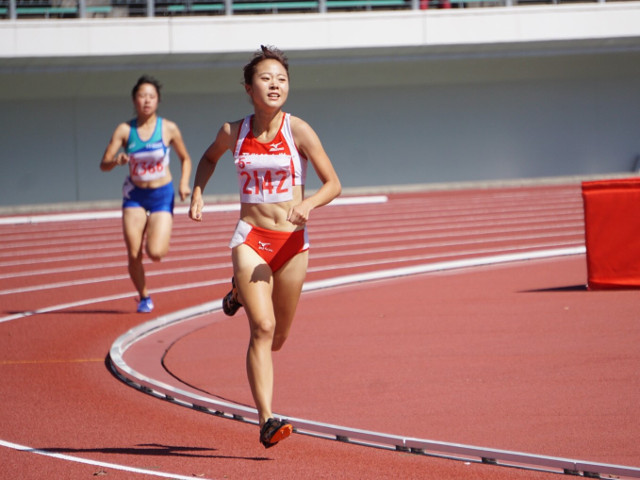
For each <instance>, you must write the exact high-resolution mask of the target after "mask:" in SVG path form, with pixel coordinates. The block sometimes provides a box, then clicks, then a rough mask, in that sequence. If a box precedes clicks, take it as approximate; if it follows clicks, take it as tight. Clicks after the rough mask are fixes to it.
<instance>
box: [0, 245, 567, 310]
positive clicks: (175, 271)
mask: <svg viewBox="0 0 640 480" xmlns="http://www.w3.org/2000/svg"><path fill="white" fill-rule="evenodd" d="M555 236H558V235H542V236H532V237H529V236H527V237H525V238H526V239H536V240H537V239H543V238H546V237H555ZM563 236H566V235H563ZM409 239H410V237H409V238H408V237H403V238H402V239H401V240H403V241H404V240H409ZM507 239H508V240H511V239H512V238H507ZM502 240H505V239H504V238H496V239H484V240H482V241H469V242H439V243H426V244H421V245H416V246H415V248H413V250H424V249H429V248H441V247H443V246H446V247H456V246H466V245H482V244H487V243H495V242H499V241H502ZM350 243H352V242H345V244H344V245H348V244H350ZM365 243H366V242H365ZM576 243H578V242H577V241H570V240H567V241H564V242H560V241H556V242H553V243H535V244H528V245H518V246H515V245H514V246H510V247H505V246H501V247H499V248H476V249H473V250H465V251H451V252H449V253H443V252H439V253H435V254H422V255H413V256H405V257H385V258H381V259H376V260H363V261H360V262H351V263H348V264H334V265H324V266H322V267H316V268H310V269H309V272H317V271H323V270H340V269H345V268H358V267H360V268H361V267H366V266H371V265H381V264H385V263H401V262H408V261H425V260H430V259H433V258H446V257H452V256H464V255H480V254H483V255H484V254H487V253H496V252H500V251H507V250H525V249H529V250H532V249H540V248H548V247H553V246H557V247H560V246H565V245H575V244H576ZM333 246H334V245H327V246H325V245H323V246H322V247H323V248H329V247H333ZM335 246H340V244H337V245H335ZM316 248H320V247H316ZM406 250H407V247H406V245H398V246H383V247H377V248H367V249H359V250H343V251H336V250H334V249H332V250H331V251H330V252H329V253H322V252H316V253H315V254H314V256H313V258H314V259H323V258H330V259H337V258H340V257H349V258H352V257H354V256H362V255H372V254H379V253H391V252H398V251H406ZM229 267H231V261H224V262H222V263H215V264H206V265H199V266H192V267H184V266H179V267H177V268H168V269H163V270H154V271H148V272H147V274H146V275H147V277H154V276H160V275H169V276H171V275H180V274H185V273H193V272H201V271H210V270H219V269H221V268H229ZM128 278H129V276H128V274H119V275H109V276H103V277H94V278H85V279H78V280H68V281H61V282H53V283H45V284H38V285H29V286H27V287H19V288H11V289H5V290H0V296H4V295H15V294H21V293H29V292H33V291H40V290H53V289H59V288H67V287H77V286H82V285H91V284H96V283H107V282H115V281H122V280H126V279H128ZM0 320H1V319H0Z"/></svg>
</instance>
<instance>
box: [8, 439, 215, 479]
mask: <svg viewBox="0 0 640 480" xmlns="http://www.w3.org/2000/svg"><path fill="white" fill-rule="evenodd" d="M0 446H1V447H6V448H11V449H13V450H19V451H21V452H27V453H35V454H37V455H44V456H45V457H52V458H57V459H59V460H67V461H70V462H76V463H84V464H86V465H94V466H96V467H103V468H112V469H114V470H122V471H125V472H130V473H140V474H142V475H152V476H154V477H163V478H170V479H178V480H193V478H194V477H193V475H189V476H186V475H178V474H177V473H165V472H158V471H156V470H147V469H144V468H137V467H130V466H127V465H120V464H117V463H109V462H99V461H97V460H89V459H87V458H81V457H74V456H71V455H65V454H62V453H54V452H49V451H47V450H41V449H39V448H32V447H27V446H25V445H19V444H17V443H12V442H7V441H6V440H0ZM198 478H203V477H198ZM204 480H211V479H204Z"/></svg>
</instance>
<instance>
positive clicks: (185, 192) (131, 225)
mask: <svg viewBox="0 0 640 480" xmlns="http://www.w3.org/2000/svg"><path fill="white" fill-rule="evenodd" d="M131 97H132V99H133V106H134V107H135V110H136V118H134V119H133V120H131V121H129V122H126V123H121V124H120V125H118V126H117V127H116V129H115V131H114V132H113V135H112V136H111V140H110V141H109V144H108V145H107V148H106V150H105V152H104V155H103V157H102V161H101V162H100V170H102V171H103V172H108V171H110V170H113V168H114V167H116V166H117V165H128V167H129V176H128V177H127V179H126V180H125V182H124V186H123V188H122V194H123V200H122V229H123V232H124V241H125V244H126V245H127V253H128V257H129V276H130V277H131V281H132V282H133V285H134V286H135V288H136V290H137V291H138V295H139V296H140V300H139V303H138V312H140V313H149V312H151V311H152V310H153V302H152V301H151V297H150V296H149V292H148V291H147V284H146V281H145V274H144V267H143V265H142V244H143V240H144V235H145V232H146V235H147V243H146V251H147V255H149V258H151V259H152V260H153V261H160V260H161V259H162V258H163V257H164V256H165V255H166V254H167V252H168V251H169V241H170V239H171V228H172V226H173V204H174V189H173V183H172V179H171V172H170V170H169V150H170V149H169V147H170V146H173V147H174V148H175V151H176V153H177V154H178V157H179V158H180V161H181V162H182V176H181V178H180V186H179V189H178V193H179V194H180V199H181V200H182V201H184V200H185V199H186V198H187V197H188V196H189V194H190V193H191V190H190V189H189V176H190V175H191V157H189V153H188V152H187V148H186V147H185V144H184V141H183V140H182V134H181V133H180V129H179V128H178V126H177V125H176V124H175V123H173V122H171V121H170V120H167V119H166V118H162V117H159V116H158V115H157V110H158V104H159V103H160V84H159V83H158V81H157V80H156V79H154V78H152V77H149V76H142V77H140V78H139V79H138V82H137V83H136V84H135V86H134V87H133V91H132V92H131Z"/></svg>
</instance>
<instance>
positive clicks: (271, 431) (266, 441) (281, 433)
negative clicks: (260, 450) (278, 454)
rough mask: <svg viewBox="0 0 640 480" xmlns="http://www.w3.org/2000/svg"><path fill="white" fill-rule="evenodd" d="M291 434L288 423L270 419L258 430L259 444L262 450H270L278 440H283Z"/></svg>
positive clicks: (291, 430)
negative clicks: (262, 447) (262, 446)
mask: <svg viewBox="0 0 640 480" xmlns="http://www.w3.org/2000/svg"><path fill="white" fill-rule="evenodd" d="M292 432H293V427H292V426H291V424H290V423H287V422H285V421H282V420H276V419H275V418H270V419H269V420H267V421H266V423H265V424H264V425H262V428H261V429H260V443H262V445H264V448H271V447H273V446H274V445H275V444H276V443H278V442H279V441H280V440H284V439H285V438H287V437H288V436H289V435H291V433H292Z"/></svg>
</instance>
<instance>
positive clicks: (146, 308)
mask: <svg viewBox="0 0 640 480" xmlns="http://www.w3.org/2000/svg"><path fill="white" fill-rule="evenodd" d="M151 310H153V301H152V300H151V297H146V298H142V299H140V303H138V313H150V312H151Z"/></svg>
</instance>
